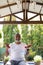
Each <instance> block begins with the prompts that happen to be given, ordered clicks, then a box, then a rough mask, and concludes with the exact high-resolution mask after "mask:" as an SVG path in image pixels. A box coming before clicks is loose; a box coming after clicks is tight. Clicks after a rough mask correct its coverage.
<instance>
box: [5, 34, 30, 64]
mask: <svg viewBox="0 0 43 65" xmlns="http://www.w3.org/2000/svg"><path fill="white" fill-rule="evenodd" d="M20 39H21V37H20V34H19V33H17V34H16V35H15V42H13V43H12V44H10V45H9V46H8V45H7V47H6V56H7V55H8V54H9V57H10V59H9V60H10V62H11V65H26V62H25V54H26V52H27V48H28V47H30V46H31V45H28V46H27V45H26V44H24V43H22V42H21V40H20Z"/></svg>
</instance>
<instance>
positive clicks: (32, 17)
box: [28, 14, 38, 20]
mask: <svg viewBox="0 0 43 65" xmlns="http://www.w3.org/2000/svg"><path fill="white" fill-rule="evenodd" d="M37 16H38V14H36V15H35V16H33V17H31V18H29V19H28V20H31V19H33V18H35V17H37Z"/></svg>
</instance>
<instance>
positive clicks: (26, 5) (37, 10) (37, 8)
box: [0, 0, 43, 24]
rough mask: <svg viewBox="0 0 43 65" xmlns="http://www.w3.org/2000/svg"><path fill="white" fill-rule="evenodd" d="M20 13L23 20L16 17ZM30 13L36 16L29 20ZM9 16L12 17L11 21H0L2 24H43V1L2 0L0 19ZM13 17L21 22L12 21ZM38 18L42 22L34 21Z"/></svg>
mask: <svg viewBox="0 0 43 65" xmlns="http://www.w3.org/2000/svg"><path fill="white" fill-rule="evenodd" d="M20 13H22V15H23V17H22V18H21V17H20V16H17V15H16V14H20ZM28 13H32V14H35V15H34V16H32V17H30V18H28ZM30 15H31V14H30ZM7 16H10V20H9V21H0V24H43V20H42V17H43V0H0V18H4V17H7ZM12 16H14V17H16V18H18V19H20V21H12V20H11V19H12ZM37 16H39V18H40V20H32V19H34V18H35V17H37Z"/></svg>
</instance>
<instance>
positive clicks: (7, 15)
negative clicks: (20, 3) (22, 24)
mask: <svg viewBox="0 0 43 65" xmlns="http://www.w3.org/2000/svg"><path fill="white" fill-rule="evenodd" d="M21 12H23V11H19V12H15V13H12V14H8V15H5V16H1V17H0V18H3V17H7V16H10V15H13V14H18V13H21Z"/></svg>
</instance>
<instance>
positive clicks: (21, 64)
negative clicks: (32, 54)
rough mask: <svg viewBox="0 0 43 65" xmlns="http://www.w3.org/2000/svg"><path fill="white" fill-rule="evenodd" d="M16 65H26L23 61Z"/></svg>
mask: <svg viewBox="0 0 43 65" xmlns="http://www.w3.org/2000/svg"><path fill="white" fill-rule="evenodd" d="M18 65H26V62H25V61H21V62H20V63H19V64H18Z"/></svg>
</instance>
